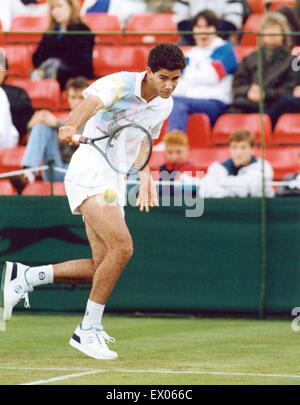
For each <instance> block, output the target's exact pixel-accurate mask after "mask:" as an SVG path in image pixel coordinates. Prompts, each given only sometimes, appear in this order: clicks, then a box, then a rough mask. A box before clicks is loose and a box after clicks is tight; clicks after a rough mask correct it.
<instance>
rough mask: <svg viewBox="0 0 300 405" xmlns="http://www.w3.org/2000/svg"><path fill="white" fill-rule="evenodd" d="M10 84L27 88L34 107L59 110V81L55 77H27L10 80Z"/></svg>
mask: <svg viewBox="0 0 300 405" xmlns="http://www.w3.org/2000/svg"><path fill="white" fill-rule="evenodd" d="M9 84H12V85H14V86H19V87H22V88H23V89H25V90H26V91H27V93H28V95H29V97H30V99H31V102H32V106H33V108H34V109H36V110H37V109H44V108H45V109H48V110H51V111H57V110H58V107H59V103H60V87H59V83H58V82H57V81H56V80H54V79H44V80H39V81H32V80H26V79H14V80H11V79H10V80H9Z"/></svg>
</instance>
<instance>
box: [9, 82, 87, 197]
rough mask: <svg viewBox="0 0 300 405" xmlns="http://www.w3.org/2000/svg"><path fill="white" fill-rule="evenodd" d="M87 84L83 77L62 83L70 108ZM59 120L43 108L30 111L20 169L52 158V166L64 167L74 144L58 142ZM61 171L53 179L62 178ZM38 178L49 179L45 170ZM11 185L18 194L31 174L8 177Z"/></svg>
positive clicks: (80, 98) (75, 147)
mask: <svg viewBox="0 0 300 405" xmlns="http://www.w3.org/2000/svg"><path fill="white" fill-rule="evenodd" d="M88 86H89V82H88V80H87V79H86V78H84V77H76V78H73V79H69V80H68V82H67V85H66V91H67V96H68V102H69V105H70V108H71V111H73V110H74V109H75V108H76V107H77V105H78V104H79V103H80V102H81V101H82V100H83V95H82V92H83V91H84V90H85V89H86V88H87V87H88ZM62 125H63V123H61V122H59V121H58V119H57V118H56V116H55V115H54V114H52V113H51V112H50V111H47V110H41V111H38V112H36V113H35V114H34V116H33V117H32V119H31V120H30V122H29V129H31V132H30V136H29V140H28V144H27V147H26V150H25V155H24V158H23V162H22V168H28V167H37V166H38V165H39V164H40V163H42V164H43V165H46V164H48V161H49V160H53V161H54V166H56V167H59V168H62V169H66V168H67V167H68V165H69V162H70V160H71V156H72V154H73V153H74V152H75V150H76V149H77V146H70V145H67V144H65V143H59V142H58V138H57V133H58V128H59V127H60V126H62ZM64 177H65V173H61V172H57V171H54V174H53V181H63V180H64ZM42 178H43V180H44V181H49V173H48V170H47V171H43V173H42ZM10 180H11V182H12V184H13V186H14V187H15V188H16V190H17V192H18V193H19V194H21V193H22V191H23V189H24V187H25V186H26V185H27V184H28V183H29V182H32V181H34V180H35V177H34V175H33V174H32V175H19V176H14V177H10Z"/></svg>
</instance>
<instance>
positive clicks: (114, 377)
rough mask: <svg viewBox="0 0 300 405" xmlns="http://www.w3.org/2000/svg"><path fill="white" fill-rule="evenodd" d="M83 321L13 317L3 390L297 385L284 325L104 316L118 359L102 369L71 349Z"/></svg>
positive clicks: (77, 317)
mask: <svg viewBox="0 0 300 405" xmlns="http://www.w3.org/2000/svg"><path fill="white" fill-rule="evenodd" d="M81 319H82V316H81V314H72V315H69V314H48V313H47V314H44V313H43V314H42V313H32V312H31V313H30V312H28V313H25V312H23V311H22V312H17V313H14V314H13V318H12V320H11V321H9V322H7V324H6V327H7V331H6V332H1V333H0V358H1V364H0V385H19V384H29V383H35V384H39V385H42V384H45V385H152V384H153V385H164V384H171V385H173V384H174V385H215V384H216V385H219V384H224V385H248V384H249V385H252V384H258V385H269V384H270V385H273V384H276V385H290V384H293V385H295V384H296V385H298V384H300V362H299V355H298V353H299V339H300V335H299V334H300V331H299V332H295V331H293V330H292V329H291V321H289V320H264V321H259V320H253V319H231V318H226V319H225V318H192V317H190V318H189V317H186V318H167V317H162V318H158V317H152V318H151V317H133V316H132V317H130V316H115V315H106V316H105V317H104V320H103V324H104V327H105V330H106V331H107V332H108V334H110V335H111V336H113V337H115V338H116V339H117V342H116V343H114V344H110V347H111V348H112V350H115V351H117V352H118V355H119V358H118V359H116V360H112V361H101V360H93V359H90V358H88V357H86V356H85V355H84V354H81V353H80V352H79V351H77V350H75V349H73V348H72V347H71V346H70V345H69V343H68V342H69V339H70V336H71V335H72V333H73V332H74V330H75V327H76V325H77V323H79V322H80V321H81ZM291 320H292V319H291Z"/></svg>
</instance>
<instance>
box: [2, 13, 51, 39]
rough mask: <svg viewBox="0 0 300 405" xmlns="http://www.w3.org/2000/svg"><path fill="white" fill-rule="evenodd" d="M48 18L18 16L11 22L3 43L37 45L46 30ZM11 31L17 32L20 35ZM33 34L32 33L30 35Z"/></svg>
mask: <svg viewBox="0 0 300 405" xmlns="http://www.w3.org/2000/svg"><path fill="white" fill-rule="evenodd" d="M47 26H48V17H47V16H39V17H31V16H19V17H15V18H14V19H13V20H12V23H11V27H10V32H9V33H6V34H5V36H4V41H5V43H33V42H35V43H37V42H40V41H41V39H42V36H43V32H44V31H46V30H47ZM13 31H19V32H20V34H17V33H14V32H13ZM32 32H33V33H32Z"/></svg>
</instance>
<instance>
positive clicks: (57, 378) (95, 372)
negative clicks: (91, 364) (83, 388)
mask: <svg viewBox="0 0 300 405" xmlns="http://www.w3.org/2000/svg"><path fill="white" fill-rule="evenodd" d="M103 372H104V370H91V371H85V372H83V373H77V374H68V375H62V376H60V377H54V378H48V379H47V380H39V381H32V382H29V383H25V384H19V385H39V384H46V383H50V382H54V381H62V380H68V379H69V378H74V377H82V376H84V375H89V374H99V373H103Z"/></svg>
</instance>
